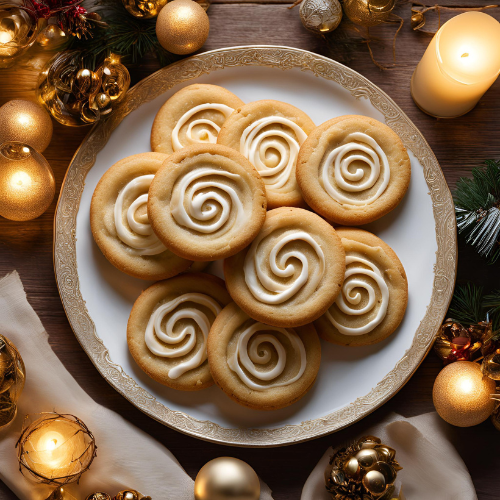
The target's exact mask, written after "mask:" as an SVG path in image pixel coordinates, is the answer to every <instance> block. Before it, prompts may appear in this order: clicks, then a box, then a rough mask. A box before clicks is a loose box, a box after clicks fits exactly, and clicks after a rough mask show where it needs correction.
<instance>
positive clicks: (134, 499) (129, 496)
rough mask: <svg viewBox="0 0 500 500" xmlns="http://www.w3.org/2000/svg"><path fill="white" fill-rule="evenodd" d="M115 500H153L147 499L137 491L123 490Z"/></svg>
mask: <svg viewBox="0 0 500 500" xmlns="http://www.w3.org/2000/svg"><path fill="white" fill-rule="evenodd" d="M113 500H151V497H145V496H143V495H142V494H141V493H139V492H138V491H136V490H123V491H120V492H119V493H117V494H116V496H115V497H114V498H113Z"/></svg>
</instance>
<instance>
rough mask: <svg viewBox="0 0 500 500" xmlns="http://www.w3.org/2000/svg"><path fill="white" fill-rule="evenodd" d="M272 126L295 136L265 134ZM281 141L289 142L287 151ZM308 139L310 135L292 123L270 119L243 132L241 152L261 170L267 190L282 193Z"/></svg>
mask: <svg viewBox="0 0 500 500" xmlns="http://www.w3.org/2000/svg"><path fill="white" fill-rule="evenodd" d="M269 125H285V126H286V127H288V128H289V129H291V130H293V134H292V133H290V132H289V131H287V130H285V129H269V130H263V129H265V128H266V127H268V126H269ZM279 139H282V140H284V141H286V143H287V145H288V148H287V147H286V146H285V145H284V144H283V143H282V142H281V141H280V140H279ZM306 139H307V134H306V133H305V132H304V131H303V130H302V129H301V128H300V127H299V126H298V125H297V124H296V123H294V122H293V121H292V120H289V119H288V118H284V117H281V116H267V117H265V118H260V119H259V120H256V121H254V122H253V123H252V124H250V125H249V126H248V127H247V128H246V129H245V130H244V131H243V134H242V136H241V139H240V152H241V154H243V155H244V156H245V157H246V158H248V159H249V160H250V163H251V164H252V165H253V166H254V167H255V168H256V169H257V170H258V172H259V174H260V175H261V177H262V179H263V181H264V184H265V185H266V187H267V188H270V189H279V188H281V187H283V186H284V185H285V184H286V183H287V181H288V179H289V178H290V175H291V174H292V170H293V167H294V166H295V164H296V162H297V156H298V154H299V149H300V146H301V145H302V143H303V142H304V141H305V140H306ZM270 177H272V179H270Z"/></svg>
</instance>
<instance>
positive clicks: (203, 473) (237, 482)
mask: <svg viewBox="0 0 500 500" xmlns="http://www.w3.org/2000/svg"><path fill="white" fill-rule="evenodd" d="M194 497H195V499H196V500H258V499H259V497H260V481H259V477H258V476H257V474H256V473H255V471H254V470H253V469H252V467H250V465H248V464H247V463H246V462H243V461H242V460H238V459H237V458H232V457H219V458H215V459H214V460H211V461H210V462H208V463H206V464H205V465H204V466H203V467H202V468H201V469H200V472H198V475H197V476H196V480H195V482H194Z"/></svg>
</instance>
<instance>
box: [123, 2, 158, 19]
mask: <svg viewBox="0 0 500 500" xmlns="http://www.w3.org/2000/svg"><path fill="white" fill-rule="evenodd" d="M122 3H123V5H124V7H125V9H127V12H128V13H129V14H132V15H133V16H134V17H137V18H138V19H151V18H152V17H156V16H157V15H158V14H159V13H160V10H161V9H162V8H163V7H164V6H165V5H166V3H167V0H122Z"/></svg>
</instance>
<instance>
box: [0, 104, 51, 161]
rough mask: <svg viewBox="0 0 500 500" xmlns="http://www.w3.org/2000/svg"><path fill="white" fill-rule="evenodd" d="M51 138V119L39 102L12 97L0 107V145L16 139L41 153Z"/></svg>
mask: <svg viewBox="0 0 500 500" xmlns="http://www.w3.org/2000/svg"><path fill="white" fill-rule="evenodd" d="M51 139H52V120H51V119H50V115H49V114H48V113H47V111H45V109H43V108H42V106H40V105H39V104H37V103H35V102H31V101H24V100H21V99H14V100H13V101H9V102H7V103H6V104H4V105H3V106H2V107H1V108H0V145H2V144H3V143H4V142H10V141H18V142H22V143H24V144H28V146H31V147H32V148H34V149H36V150H37V151H38V152H39V153H42V152H43V151H44V150H45V148H46V147H47V146H48V145H49V143H50V140H51Z"/></svg>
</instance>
